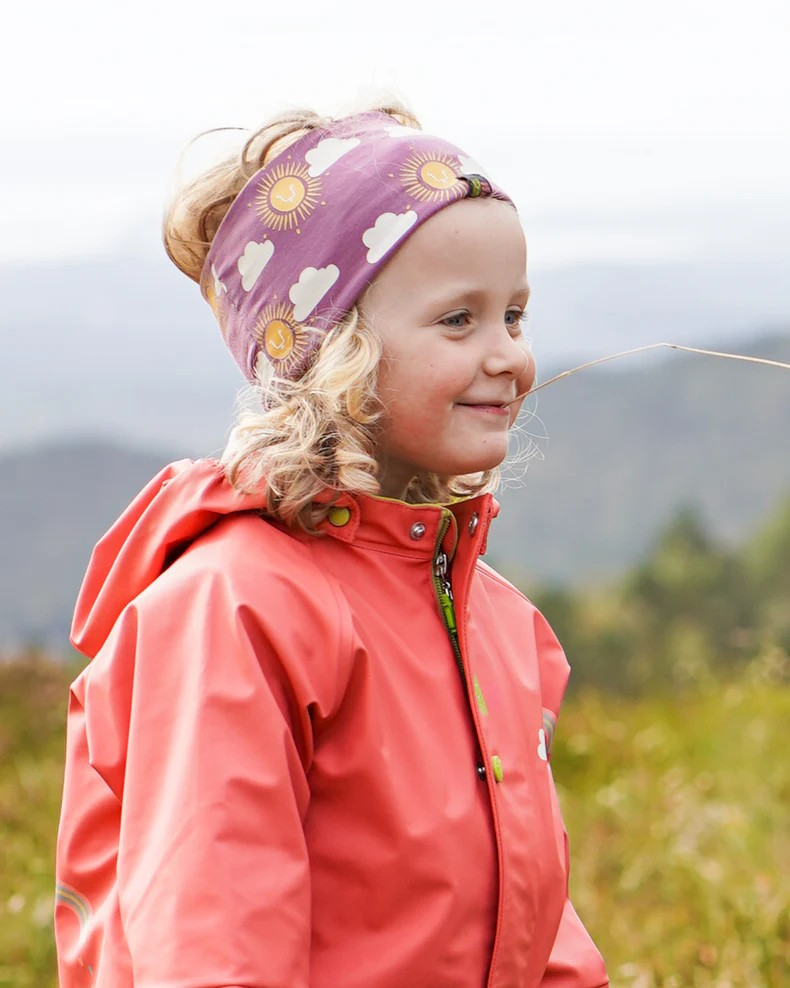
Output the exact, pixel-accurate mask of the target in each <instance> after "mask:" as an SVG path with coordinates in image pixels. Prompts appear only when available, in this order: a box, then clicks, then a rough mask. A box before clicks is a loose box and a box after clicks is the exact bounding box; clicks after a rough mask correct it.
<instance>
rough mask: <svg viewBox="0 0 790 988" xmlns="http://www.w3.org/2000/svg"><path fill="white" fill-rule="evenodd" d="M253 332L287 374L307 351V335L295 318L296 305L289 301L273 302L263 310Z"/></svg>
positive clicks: (282, 371)
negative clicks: (293, 306) (290, 303)
mask: <svg viewBox="0 0 790 988" xmlns="http://www.w3.org/2000/svg"><path fill="white" fill-rule="evenodd" d="M252 333H253V336H254V337H255V339H256V341H257V342H258V344H259V346H261V347H262V348H263V350H265V351H266V355H267V357H268V358H269V360H270V361H271V362H272V364H274V366H275V368H277V370H278V372H279V373H280V375H281V376H283V377H286V376H287V375H288V371H289V370H290V368H291V367H292V366H293V365H294V364H296V363H298V362H299V361H300V360H301V358H302V355H303V354H304V351H305V346H306V343H307V334H306V332H305V329H304V327H303V326H302V325H301V324H300V323H298V322H297V321H296V320H295V319H294V314H293V308H292V307H291V306H290V305H287V304H286V303H285V302H270V303H269V305H267V306H266V307H265V308H264V309H262V310H261V312H260V314H259V316H258V318H257V319H256V320H255V326H254V327H253V330H252Z"/></svg>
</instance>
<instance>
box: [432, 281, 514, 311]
mask: <svg viewBox="0 0 790 988" xmlns="http://www.w3.org/2000/svg"><path fill="white" fill-rule="evenodd" d="M485 294H487V292H486V290H485V289H484V288H464V287H459V288H458V289H457V290H454V289H451V290H450V291H448V292H446V293H443V294H442V295H441V296H437V297H434V298H432V299H430V300H429V303H428V304H429V305H431V306H436V307H438V308H441V307H442V306H445V305H450V304H451V303H452V302H465V301H474V300H476V299H478V298H480V297H481V296H483V295H485ZM513 295H523V296H524V297H525V298H524V304H525V305H526V303H527V302H528V301H529V299H530V296H531V295H532V289H531V288H530V286H529V285H528V284H526V283H524V284H521V285H519V286H518V287H517V288H515V289H514V290H513Z"/></svg>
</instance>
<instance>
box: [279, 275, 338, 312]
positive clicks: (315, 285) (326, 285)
mask: <svg viewBox="0 0 790 988" xmlns="http://www.w3.org/2000/svg"><path fill="white" fill-rule="evenodd" d="M339 277H340V269H339V268H338V267H337V265H336V264H328V265H327V266H326V267H325V268H305V269H304V271H302V273H301V274H300V275H299V280H298V281H297V282H296V284H295V285H291V288H290V290H289V291H288V297H289V298H290V300H291V301H292V302H293V305H294V319H296V320H297V322H303V321H304V320H305V319H306V318H307V317H308V316H309V315H310V313H311V312H312V311H313V309H314V308H315V307H316V306H317V305H318V303H319V302H320V301H321V299H322V298H323V297H324V295H326V293H327V292H328V291H329V289H330V288H331V287H332V285H334V283H335V282H336V281H337V279H338V278H339Z"/></svg>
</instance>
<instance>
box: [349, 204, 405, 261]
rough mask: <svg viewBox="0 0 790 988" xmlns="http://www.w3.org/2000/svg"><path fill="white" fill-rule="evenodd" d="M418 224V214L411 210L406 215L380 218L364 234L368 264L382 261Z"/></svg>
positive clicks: (388, 214)
mask: <svg viewBox="0 0 790 988" xmlns="http://www.w3.org/2000/svg"><path fill="white" fill-rule="evenodd" d="M416 222H417V214H416V213H415V212H414V210H411V209H410V210H407V211H406V212H405V213H382V214H381V216H378V217H377V218H376V222H375V223H374V224H373V226H371V227H368V229H367V230H365V232H364V233H363V234H362V243H363V244H364V245H365V246H366V247H367V248H368V255H367V256H368V264H375V263H376V261H379V260H381V258H382V257H383V256H384V255H385V254H386V253H387V251H388V250H389V249H390V248H391V247H394V246H395V244H396V243H397V242H398V241H399V240H400V239H401V237H404V236H405V235H406V233H408V231H409V230H410V229H411V228H412V227H413V226H414V224H415V223H416Z"/></svg>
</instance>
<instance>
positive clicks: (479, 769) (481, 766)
mask: <svg viewBox="0 0 790 988" xmlns="http://www.w3.org/2000/svg"><path fill="white" fill-rule="evenodd" d="M477 774H478V775H479V776H480V778H481V779H483V780H485V777H486V767H485V765H484V764H483V763H482V762H479V763H478V766H477Z"/></svg>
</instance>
